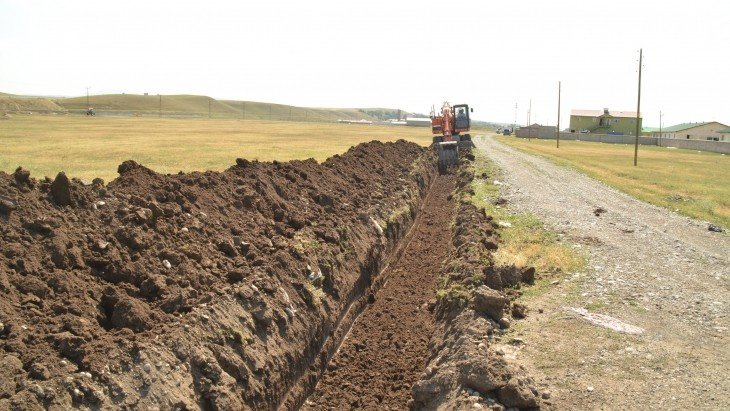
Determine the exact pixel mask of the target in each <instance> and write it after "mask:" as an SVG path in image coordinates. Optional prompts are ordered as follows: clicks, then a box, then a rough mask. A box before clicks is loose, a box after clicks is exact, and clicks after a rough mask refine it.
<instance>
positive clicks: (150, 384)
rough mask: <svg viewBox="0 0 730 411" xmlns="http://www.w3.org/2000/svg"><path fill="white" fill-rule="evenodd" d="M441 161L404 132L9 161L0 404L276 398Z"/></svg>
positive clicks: (254, 404) (221, 403) (406, 218)
mask: <svg viewBox="0 0 730 411" xmlns="http://www.w3.org/2000/svg"><path fill="white" fill-rule="evenodd" d="M434 163H435V161H434V160H433V154H432V153H431V152H430V151H427V150H425V149H423V148H421V147H418V146H417V145H415V144H412V143H406V142H404V141H400V142H396V143H379V142H372V143H368V144H363V145H360V146H358V147H355V148H353V149H351V150H350V151H348V152H347V153H346V154H344V155H342V156H335V157H333V158H331V159H329V160H328V161H326V162H325V163H323V164H317V163H316V162H315V161H313V160H310V161H293V162H290V163H277V162H274V163H259V162H249V161H246V160H240V161H238V162H237V165H236V166H233V167H231V168H230V169H228V170H226V171H225V172H222V173H214V172H205V173H190V174H179V175H161V174H157V173H155V172H153V171H151V170H149V169H147V168H145V167H143V166H140V165H138V164H136V163H134V162H132V161H128V162H125V163H123V164H122V165H121V166H120V167H119V172H120V177H119V178H117V179H116V180H114V181H112V182H111V183H110V184H109V185H108V186H106V187H105V186H104V185H103V182H101V181H96V182H95V183H94V184H93V185H90V186H86V185H83V184H81V182H80V181H78V180H74V179H70V180H69V179H67V178H66V176H65V175H59V176H58V177H57V178H56V179H55V181H52V180H51V179H45V180H36V179H33V178H29V176H28V174H27V172H24V170H19V171H17V172H16V173H14V174H12V175H8V174H5V173H2V172H0V200H1V201H0V250H1V251H0V409H6V408H16V409H38V408H42V407H45V408H50V409H67V408H70V407H81V408H92V409H93V408H101V409H141V408H159V409H248V408H252V409H273V408H276V407H278V406H279V405H280V404H281V403H282V401H284V399H285V398H286V397H287V395H290V396H291V395H293V394H292V389H293V387H295V386H296V387H299V388H296V390H295V392H294V397H296V393H298V392H305V391H306V390H307V388H306V387H307V384H311V382H312V381H313V379H312V377H311V376H310V375H309V374H308V373H310V371H311V370H310V368H309V367H310V365H311V364H313V363H314V361H315V359H316V358H317V356H318V355H319V354H320V352H322V349H323V347H324V346H326V345H327V344H332V342H331V341H334V340H333V339H332V338H330V336H331V335H332V333H334V332H335V330H337V329H339V328H340V326H341V325H342V324H341V323H342V321H343V318H345V317H346V314H347V312H348V310H349V309H350V308H351V305H352V302H353V301H354V300H356V298H357V297H358V296H359V295H361V294H363V293H366V292H367V289H368V287H369V286H370V284H372V282H373V279H374V278H375V277H377V275H378V273H379V272H380V271H381V269H382V268H383V267H382V265H383V264H384V263H385V261H386V260H387V259H388V257H389V256H390V255H391V254H392V252H393V251H394V250H395V248H396V245H397V244H398V241H399V240H400V239H401V238H402V237H403V235H404V234H405V233H406V231H407V228H408V227H409V225H410V224H411V223H412V220H413V217H414V216H415V210H416V209H417V208H418V207H419V206H420V204H421V202H422V199H423V196H425V193H426V191H427V189H428V186H429V185H430V182H431V179H432V176H433V175H434V166H433V164H434ZM439 195H441V194H439ZM427 223H428V221H427ZM376 225H377V226H376ZM434 230H435V229H434ZM430 241H432V240H430ZM438 243H439V242H438V241H433V244H432V246H433V247H435V248H438V246H439V244H438ZM431 269H432V271H433V272H435V271H436V270H437V269H438V267H437V266H435V267H431ZM396 278H397V276H396V275H394V276H393V280H394V281H395V279H396ZM416 288H418V287H416ZM423 288H424V289H426V288H429V289H430V286H428V287H426V286H424V287H423ZM410 291H413V287H410V288H409V292H410ZM418 291H419V292H420V290H418ZM393 297H394V300H395V301H402V302H403V304H406V302H405V301H410V300H407V299H410V298H411V296H410V294H409V293H408V292H403V293H397V294H395V295H393ZM378 301H387V300H386V297H385V296H383V297H379V299H378ZM421 301H422V300H421V299H420V297H419V298H418V299H417V300H414V302H413V304H414V305H413V306H412V311H411V313H408V309H407V308H404V307H403V306H402V305H401V308H399V309H402V310H405V311H399V312H398V314H397V315H405V317H403V318H415V317H413V315H412V313H421V312H423V311H424V310H425V309H424V308H422V307H421V306H420V302H421ZM424 301H425V300H424ZM401 313H404V314H401ZM406 314H408V315H406ZM424 315H425V316H426V317H428V314H424ZM417 318H421V317H417ZM424 318H425V317H424ZM354 338H355V337H354ZM357 338H359V337H357ZM416 340H417V341H419V342H418V344H419V346H424V347H425V343H426V341H425V340H420V339H416ZM399 341H401V340H400V336H397V335H396V334H393V338H391V341H390V342H389V344H391V345H394V344H396V343H398V342H399ZM371 344H373V345H371V346H370V347H367V346H366V347H365V348H366V349H367V350H372V351H371V352H372V353H373V355H377V349H376V347H378V346H377V345H375V343H371ZM406 348H407V347H405V346H403V347H401V348H400V349H401V350H405V349H406ZM421 349H423V348H421ZM406 351H410V350H406ZM421 357H422V355H421ZM414 358H415V357H414ZM421 365H422V361H421V362H420V363H419V364H418V365H416V364H413V365H412V366H411V368H412V370H411V371H409V372H415V373H417V372H418V370H417V369H416V368H417V367H420V366H421ZM409 375H410V374H409ZM408 378H410V377H408ZM410 382H412V378H411V379H410V380H409V382H406V381H405V380H404V381H402V382H397V383H399V384H400V385H399V386H400V387H401V390H400V392H399V394H398V395H397V400H396V397H394V399H393V401H398V404H400V405H401V406H402V405H403V404H404V401H405V398H406V397H407V395H406V394H404V393H407V392H408V389H407V387H406V385H407V384H410ZM391 385H394V384H391ZM395 385H397V384H395ZM404 387H405V388H404ZM292 401H293V402H291V404H296V403H297V400H296V399H295V400H292ZM393 403H395V402H393Z"/></svg>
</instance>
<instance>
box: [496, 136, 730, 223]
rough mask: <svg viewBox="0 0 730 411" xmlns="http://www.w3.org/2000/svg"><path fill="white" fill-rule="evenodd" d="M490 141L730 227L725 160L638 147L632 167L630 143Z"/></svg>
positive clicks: (729, 190)
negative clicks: (557, 145) (636, 160)
mask: <svg viewBox="0 0 730 411" xmlns="http://www.w3.org/2000/svg"><path fill="white" fill-rule="evenodd" d="M496 139H497V140H498V141H500V142H503V143H505V144H507V145H509V146H511V147H514V148H516V149H519V150H522V151H525V152H528V153H530V154H536V155H539V156H542V157H544V158H547V159H549V160H551V161H553V162H554V163H556V164H558V165H562V166H567V167H570V168H572V169H575V170H578V171H581V172H583V173H585V174H587V175H589V176H591V177H593V178H596V179H598V180H600V181H602V182H604V183H606V184H608V185H609V186H611V187H614V188H616V189H618V190H620V191H622V192H624V193H626V194H629V195H631V196H633V197H636V198H638V199H640V200H642V201H646V202H647V203H651V204H654V205H657V206H660V207H665V208H668V209H670V210H676V211H678V212H679V213H681V214H684V215H686V216H689V217H692V218H697V219H701V220H706V221H709V222H712V223H715V224H718V225H721V226H723V227H725V228H730V184H728V183H727V176H728V175H730V158H728V156H725V155H722V154H718V153H710V152H699V151H694V150H681V149H667V148H664V147H653V146H641V147H639V158H638V166H636V167H634V166H633V155H634V147H633V146H632V145H625V144H601V143H591V142H580V141H561V143H560V148H559V149H558V148H556V147H555V141H552V140H537V139H533V140H532V141H528V140H525V139H517V138H510V137H496Z"/></svg>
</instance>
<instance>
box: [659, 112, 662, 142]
mask: <svg viewBox="0 0 730 411" xmlns="http://www.w3.org/2000/svg"><path fill="white" fill-rule="evenodd" d="M661 146H662V111H661V110H659V147H661Z"/></svg>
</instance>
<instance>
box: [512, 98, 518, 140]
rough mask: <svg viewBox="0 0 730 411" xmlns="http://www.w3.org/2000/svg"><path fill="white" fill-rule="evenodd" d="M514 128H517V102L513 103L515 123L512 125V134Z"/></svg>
mask: <svg viewBox="0 0 730 411" xmlns="http://www.w3.org/2000/svg"><path fill="white" fill-rule="evenodd" d="M515 127H517V102H516V101H515V122H514V123H512V132H513V133H514V132H515Z"/></svg>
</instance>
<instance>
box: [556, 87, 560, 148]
mask: <svg viewBox="0 0 730 411" xmlns="http://www.w3.org/2000/svg"><path fill="white" fill-rule="evenodd" d="M556 141H557V143H556V145H555V147H556V148H560V82H559V81H558V138H557V139H556Z"/></svg>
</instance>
